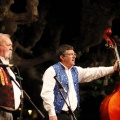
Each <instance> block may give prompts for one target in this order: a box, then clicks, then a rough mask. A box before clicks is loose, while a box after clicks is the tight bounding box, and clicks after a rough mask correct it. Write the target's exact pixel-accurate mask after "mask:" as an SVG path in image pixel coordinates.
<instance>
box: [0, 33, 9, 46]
mask: <svg viewBox="0 0 120 120" xmlns="http://www.w3.org/2000/svg"><path fill="white" fill-rule="evenodd" d="M3 35H4V36H7V37H9V38H10V35H9V34H4V33H0V45H1V43H2V40H3Z"/></svg>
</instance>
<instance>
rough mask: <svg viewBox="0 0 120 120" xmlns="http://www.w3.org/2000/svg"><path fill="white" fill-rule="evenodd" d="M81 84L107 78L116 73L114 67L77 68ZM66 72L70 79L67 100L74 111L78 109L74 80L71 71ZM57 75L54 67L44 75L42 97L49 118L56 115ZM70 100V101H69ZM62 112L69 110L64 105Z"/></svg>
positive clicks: (66, 70)
mask: <svg viewBox="0 0 120 120" xmlns="http://www.w3.org/2000/svg"><path fill="white" fill-rule="evenodd" d="M76 68H77V70H78V79H79V83H84V82H90V81H92V80H95V79H98V78H100V77H103V76H106V75H108V74H111V73H113V72H114V69H113V66H111V67H93V68H81V67H77V66H76ZM65 72H66V74H67V76H68V79H69V92H68V97H67V99H66V101H67V103H68V104H69V101H70V104H69V105H70V106H71V109H72V110H73V111H74V110H75V109H76V107H77V97H76V92H75V89H74V84H73V79H72V75H71V72H70V69H67V68H66V69H65ZM55 75H56V73H55V71H54V68H53V66H51V67H49V68H48V69H47V70H46V71H45V73H44V75H43V86H42V91H41V97H42V99H43V105H44V108H45V109H46V111H48V114H49V116H53V115H56V113H55V109H54V92H53V89H54V87H55V84H56V81H55V79H54V76H55ZM68 98H69V100H68ZM62 110H64V111H67V110H68V108H67V106H66V104H64V106H63V108H62Z"/></svg>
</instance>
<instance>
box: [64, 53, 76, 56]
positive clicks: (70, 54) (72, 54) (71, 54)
mask: <svg viewBox="0 0 120 120" xmlns="http://www.w3.org/2000/svg"><path fill="white" fill-rule="evenodd" d="M65 55H69V56H76V53H66V54H64V56H65Z"/></svg>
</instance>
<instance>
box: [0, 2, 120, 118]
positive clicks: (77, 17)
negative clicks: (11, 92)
mask: <svg viewBox="0 0 120 120" xmlns="http://www.w3.org/2000/svg"><path fill="white" fill-rule="evenodd" d="M108 27H110V28H111V29H112V34H111V37H112V38H113V39H114V40H115V42H116V44H117V50H118V53H119V49H120V48H119V45H120V38H119V37H120V1H119V0H116V1H115V0H74V1H68V0H0V32H2V33H8V34H10V35H11V39H12V41H13V48H14V50H13V59H12V60H11V63H13V64H14V65H15V66H16V68H13V69H14V70H15V71H17V72H18V71H19V73H20V76H21V77H22V78H23V80H21V81H20V83H21V85H22V88H23V89H24V90H25V91H26V93H27V94H28V95H29V97H30V100H32V102H33V103H34V104H35V105H36V106H37V107H38V108H39V109H40V111H41V112H42V113H43V114H44V115H45V116H46V117H47V114H46V112H45V110H44V108H43V104H42V99H41V97H40V91H41V87H42V75H43V73H44V71H45V70H46V69H47V68H48V67H49V66H50V65H52V64H54V63H55V62H56V56H55V50H56V49H57V47H58V46H59V45H61V44H70V45H73V46H74V48H75V51H76V53H77V58H76V65H79V66H81V67H98V66H111V65H113V64H114V62H115V60H116V54H115V53H114V49H113V48H110V47H109V46H108V47H107V46H106V41H105V40H104V38H103V34H104V31H105V29H106V28H108ZM18 81H19V80H18ZM117 82H119V75H118V73H114V74H112V75H108V76H106V77H104V78H101V79H99V80H96V81H93V82H91V83H84V84H80V95H81V108H80V113H78V112H77V113H76V116H77V117H78V119H81V120H99V119H100V105H101V102H102V101H103V99H104V98H105V97H106V96H108V95H109V94H110V93H111V92H112V91H113V90H114V88H115V87H116V83H117ZM23 106H24V107H23V108H24V109H23V113H22V116H23V119H24V120H40V119H42V117H41V115H40V114H39V113H38V112H37V111H36V109H35V107H34V106H33V105H32V104H31V102H30V101H29V99H28V98H27V97H26V96H24V104H23ZM28 109H32V110H33V114H32V115H31V116H29V115H28V112H27V110H28ZM19 116H20V111H19V110H18V111H15V112H14V117H15V119H17V118H18V117H19Z"/></svg>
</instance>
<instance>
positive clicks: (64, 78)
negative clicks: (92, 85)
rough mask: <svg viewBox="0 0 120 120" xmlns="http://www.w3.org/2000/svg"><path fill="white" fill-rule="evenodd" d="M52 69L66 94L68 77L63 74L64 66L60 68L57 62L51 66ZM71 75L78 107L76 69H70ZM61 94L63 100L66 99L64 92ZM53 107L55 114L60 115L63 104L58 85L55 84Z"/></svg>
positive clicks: (78, 96)
mask: <svg viewBox="0 0 120 120" xmlns="http://www.w3.org/2000/svg"><path fill="white" fill-rule="evenodd" d="M53 68H54V70H55V72H56V77H57V78H58V80H59V81H60V82H61V84H62V85H63V87H64V88H65V89H66V91H67V92H68V90H69V86H68V77H67V74H66V73H65V68H64V66H62V65H61V64H60V63H59V62H58V63H56V64H54V65H53ZM71 73H72V77H73V83H74V87H75V91H76V94H77V99H78V106H80V95H79V83H78V71H77V68H76V67H74V66H73V67H72V68H71ZM61 92H62V94H63V95H64V98H65V99H66V97H67V94H66V93H65V92H64V91H61ZM54 95H55V98H54V106H55V111H56V113H60V112H61V110H62V108H63V105H64V103H65V101H64V99H63V97H62V96H61V94H60V92H59V89H58V84H57V82H56V85H55V88H54Z"/></svg>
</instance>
